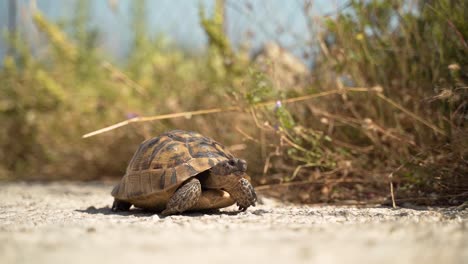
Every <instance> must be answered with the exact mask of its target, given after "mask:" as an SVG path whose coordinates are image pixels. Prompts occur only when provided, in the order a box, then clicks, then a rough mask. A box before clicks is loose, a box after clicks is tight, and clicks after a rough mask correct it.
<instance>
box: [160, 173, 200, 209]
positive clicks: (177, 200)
mask: <svg viewBox="0 0 468 264" xmlns="http://www.w3.org/2000/svg"><path fill="white" fill-rule="evenodd" d="M201 193H202V188H201V184H200V181H199V180H197V179H195V178H192V179H191V180H189V181H188V182H186V183H185V184H184V185H182V186H181V187H179V189H177V191H176V192H175V193H174V194H173V195H172V196H171V198H170V199H169V201H168V202H167V206H166V210H164V211H162V214H163V215H166V216H167V215H171V214H177V213H182V212H184V211H186V210H188V209H190V208H192V207H193V206H194V205H195V204H197V202H198V200H199V199H200V196H201Z"/></svg>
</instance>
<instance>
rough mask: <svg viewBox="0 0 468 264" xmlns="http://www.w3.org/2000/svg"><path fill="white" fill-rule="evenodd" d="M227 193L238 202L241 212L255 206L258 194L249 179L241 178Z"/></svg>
mask: <svg viewBox="0 0 468 264" xmlns="http://www.w3.org/2000/svg"><path fill="white" fill-rule="evenodd" d="M226 191H227V192H228V193H229V194H230V195H231V196H232V197H233V198H234V200H236V202H237V206H239V210H241V211H245V210H247V208H248V207H249V206H255V202H256V201H257V194H256V193H255V190H254V188H253V186H252V184H250V182H249V181H248V180H247V179H245V178H241V179H240V180H239V182H238V183H237V184H236V185H235V186H234V188H232V189H230V190H226Z"/></svg>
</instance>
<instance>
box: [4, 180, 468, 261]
mask: <svg viewBox="0 0 468 264" xmlns="http://www.w3.org/2000/svg"><path fill="white" fill-rule="evenodd" d="M110 189H111V186H110V185H105V184H84V183H78V184H77V183H53V184H46V185H44V184H26V183H0V263H66V264H71V263H98V262H100V263H116V262H119V263H121V262H130V263H167V262H168V261H170V262H171V263H181V262H185V263H379V264H384V263H392V264H394V263H398V264H404V263H425V264H431V263H460V264H461V263H468V232H467V219H468V210H467V209H465V210H464V211H457V210H455V209H437V210H411V209H396V210H393V209H389V208H352V207H332V206H327V207H311V206H295V205H283V204H278V203H275V202H274V201H271V200H267V199H265V202H264V204H262V205H258V206H257V207H254V208H249V209H248V210H247V212H244V213H240V214H232V213H225V214H213V215H202V214H191V215H185V216H171V217H166V218H162V217H159V216H158V215H151V214H148V213H144V212H141V211H138V210H135V211H133V212H131V213H122V214H112V213H110V211H109V208H108V206H109V204H110V203H111V202H112V198H111V197H110V195H109V192H110ZM232 210H234V208H229V209H228V210H227V211H232ZM143 261H147V262H143Z"/></svg>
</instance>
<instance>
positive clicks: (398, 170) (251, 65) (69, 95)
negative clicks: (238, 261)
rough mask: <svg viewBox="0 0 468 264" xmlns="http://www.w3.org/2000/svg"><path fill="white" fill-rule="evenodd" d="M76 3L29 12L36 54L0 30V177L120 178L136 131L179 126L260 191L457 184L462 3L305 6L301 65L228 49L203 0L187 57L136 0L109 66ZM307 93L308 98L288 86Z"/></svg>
mask: <svg viewBox="0 0 468 264" xmlns="http://www.w3.org/2000/svg"><path fill="white" fill-rule="evenodd" d="M77 3H78V4H77V7H76V10H77V12H76V13H75V17H73V18H71V19H70V21H68V22H69V23H65V24H59V23H52V22H50V21H48V20H47V19H46V18H45V17H44V16H43V15H42V14H41V12H40V11H36V12H35V13H34V15H33V21H34V24H35V25H36V27H37V28H38V29H39V30H40V32H41V33H42V37H43V38H45V39H46V40H47V41H48V46H47V50H46V51H45V52H44V53H43V54H40V55H36V56H33V55H32V51H31V49H30V47H28V46H27V45H26V44H25V43H24V41H23V40H22V36H21V35H14V36H13V35H11V36H9V37H8V39H9V41H10V44H11V46H12V47H14V48H15V55H14V56H7V57H5V60H4V62H3V63H4V66H3V68H1V69H0V80H1V83H2V89H1V90H0V93H1V95H0V121H1V123H2V124H3V129H2V130H1V132H0V144H1V146H0V160H1V162H0V178H4V179H24V180H30V179H73V180H90V179H105V178H108V177H114V178H116V177H121V175H122V173H123V172H124V171H125V166H126V164H127V162H128V160H129V158H130V157H131V155H132V154H133V152H134V151H135V149H136V148H137V146H138V144H139V143H140V142H141V141H142V140H144V139H145V138H148V137H152V136H156V135H157V134H159V133H161V132H163V131H166V130H169V129H174V128H178V129H188V130H196V131H199V132H201V133H203V134H205V135H207V136H210V137H213V138H215V139H217V140H218V141H220V142H222V143H223V144H225V145H227V146H228V147H229V148H230V149H231V150H232V152H233V153H234V154H235V155H238V156H241V157H244V158H246V159H247V160H248V162H249V171H250V174H251V176H252V178H253V181H254V183H255V184H256V185H257V186H258V185H263V186H258V187H257V189H258V190H259V191H262V192H265V193H269V194H270V195H277V196H280V197H282V198H284V199H289V200H294V201H301V202H336V201H351V202H353V201H354V202H360V201H363V202H382V201H384V199H385V198H388V196H389V193H390V192H389V190H390V187H389V186H390V184H392V186H393V187H394V189H395V190H396V193H395V198H396V201H397V203H403V202H405V201H409V202H418V203H426V204H434V203H444V204H459V203H461V202H463V201H464V200H466V198H467V197H468V179H467V175H468V164H467V162H466V159H467V157H468V153H467V150H468V131H467V127H466V119H467V117H468V105H467V102H468V100H467V95H468V93H467V87H468V86H467V82H468V71H467V70H468V69H467V67H468V54H467V51H468V46H467V43H466V39H467V37H468V25H467V24H466V14H465V13H466V11H465V10H467V8H468V7H467V3H466V1H452V0H441V1H429V0H428V1H418V2H417V4H414V2H413V1H380V0H370V1H357V0H352V1H349V4H348V5H347V8H345V9H343V10H341V11H340V13H338V14H337V15H336V16H328V17H321V18H316V17H312V16H307V17H306V18H307V19H309V20H310V23H311V24H314V25H317V27H319V30H317V32H319V34H318V35H317V36H316V42H315V43H313V44H309V45H313V47H320V52H319V53H318V55H317V56H316V57H314V58H309V60H313V61H312V63H311V64H312V65H314V67H313V69H312V70H311V71H309V70H308V69H306V67H303V66H301V65H299V66H301V67H303V68H305V70H297V69H302V68H301V67H299V66H298V67H289V68H288V67H283V68H282V67H281V66H282V64H284V63H285V62H284V61H281V59H280V58H281V56H283V55H284V54H283V55H281V56H280V55H278V54H277V56H273V57H271V56H270V57H268V56H267V57H266V58H264V59H263V60H262V62H259V61H260V60H256V59H251V58H249V50H248V49H245V48H239V49H235V48H233V47H232V44H231V43H230V40H229V38H228V37H227V36H226V35H225V33H224V29H223V24H224V22H223V21H224V14H223V4H224V1H221V0H218V1H216V7H215V12H214V13H213V15H212V16H211V17H208V16H207V15H206V13H205V8H204V7H203V6H200V25H201V27H202V28H203V29H204V30H205V33H206V34H207V36H208V40H209V47H208V51H207V53H206V54H198V55H189V54H187V53H186V52H184V51H183V50H182V49H179V48H177V46H176V45H175V44H174V43H171V41H170V40H168V39H167V38H166V37H165V36H161V35H158V36H153V35H152V34H151V33H150V32H148V29H147V28H146V26H145V21H146V15H147V14H146V13H145V8H144V5H145V2H144V1H135V2H134V4H133V9H132V17H133V22H132V32H134V43H133V45H132V47H133V48H132V50H131V51H130V53H129V57H128V60H127V62H126V64H125V65H123V66H116V65H114V64H113V63H112V62H111V61H109V60H108V59H107V58H105V57H103V55H102V52H101V51H100V50H99V49H98V47H97V39H98V37H99V32H98V31H97V30H95V29H89V27H88V26H87V23H86V21H87V20H88V18H89V15H90V13H89V11H90V10H89V3H90V2H89V1H78V2H77ZM309 4H310V3H309V1H305V2H304V10H307V8H308V7H309ZM413 4H414V5H413ZM304 13H305V14H308V13H307V12H304ZM64 25H65V26H64ZM65 32H67V33H65ZM314 32H315V31H314ZM314 32H310V33H311V34H313V33H314ZM281 52H283V53H285V52H286V51H281ZM265 54H266V53H265ZM291 56H292V55H291ZM288 61H289V62H290V61H291V60H288ZM296 64H300V63H299V62H298V63H296ZM284 69H289V70H284ZM291 76H292V77H291ZM360 87H364V88H366V89H361V88H360ZM335 91H338V92H335ZM308 95H312V96H311V97H313V96H316V97H315V98H316V99H314V98H312V99H308V100H302V99H301V97H300V96H308ZM288 98H296V99H297V100H296V99H288ZM304 99H307V98H304ZM288 100H289V101H288ZM264 102H268V103H264ZM270 102H272V103H270ZM275 102H276V103H275ZM229 106H234V107H237V108H238V109H241V111H234V112H233V111H227V112H221V113H216V114H211V115H208V116H207V115H205V116H190V115H187V116H186V118H174V119H166V120H161V121H155V122H144V123H133V124H131V125H129V126H126V127H123V128H120V129H116V130H113V131H111V132H108V133H104V134H100V135H97V136H94V137H91V138H87V139H82V138H81V136H82V135H83V134H85V133H87V132H90V131H93V130H96V129H98V128H102V127H105V126H107V125H111V124H113V123H117V122H120V121H122V120H125V119H129V118H132V117H136V116H143V115H144V116H151V115H160V114H166V113H176V112H183V111H191V110H199V109H209V108H216V107H222V108H227V107H229Z"/></svg>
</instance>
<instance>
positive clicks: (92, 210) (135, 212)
mask: <svg viewBox="0 0 468 264" xmlns="http://www.w3.org/2000/svg"><path fill="white" fill-rule="evenodd" d="M257 211H259V210H256V211H254V212H253V213H254V214H258V212H257ZM75 212H79V213H85V214H91V215H98V214H102V215H122V216H135V217H151V216H154V215H158V216H159V218H166V217H169V216H164V215H162V214H161V213H160V212H155V211H148V210H143V209H138V208H132V209H130V210H129V211H117V212H116V211H112V209H111V208H110V207H109V206H104V207H100V208H96V207H94V206H90V207H88V208H86V209H76V210H75ZM263 213H264V212H261V214H263ZM237 214H239V211H221V210H205V211H196V212H184V213H182V214H178V216H187V217H200V216H204V215H237Z"/></svg>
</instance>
